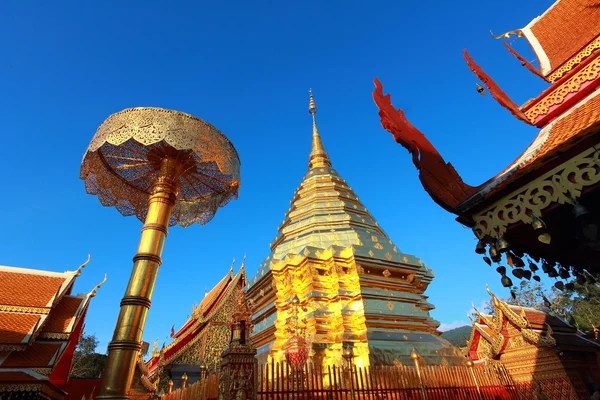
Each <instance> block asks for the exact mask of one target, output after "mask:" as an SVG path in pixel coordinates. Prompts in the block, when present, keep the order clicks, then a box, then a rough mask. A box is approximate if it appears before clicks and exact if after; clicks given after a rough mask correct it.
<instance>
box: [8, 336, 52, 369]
mask: <svg viewBox="0 0 600 400" xmlns="http://www.w3.org/2000/svg"><path fill="white" fill-rule="evenodd" d="M61 345H62V343H43V342H39V341H36V342H34V343H33V344H31V346H29V347H28V348H27V350H25V351H13V352H12V353H10V354H9V356H8V357H7V358H6V360H4V362H3V363H2V364H0V367H2V368H19V367H28V368H43V367H50V366H51V365H50V361H52V358H53V357H54V355H55V354H56V353H57V352H58V350H60V348H61Z"/></svg>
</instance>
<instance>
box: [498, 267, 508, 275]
mask: <svg viewBox="0 0 600 400" xmlns="http://www.w3.org/2000/svg"><path fill="white" fill-rule="evenodd" d="M496 272H497V273H499V274H500V275H506V267H504V266H502V265H501V266H499V267H498V268H496Z"/></svg>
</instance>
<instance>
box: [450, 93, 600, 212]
mask: <svg viewBox="0 0 600 400" xmlns="http://www.w3.org/2000/svg"><path fill="white" fill-rule="evenodd" d="M598 120H600V92H599V91H595V92H593V93H592V94H590V95H589V96H588V97H586V98H585V99H582V101H581V102H580V103H579V104H578V105H576V106H575V107H573V108H572V109H571V110H569V111H568V112H567V113H565V114H563V115H561V116H560V117H559V118H557V119H555V120H554V121H552V122H551V123H550V124H548V125H546V126H545V127H544V128H543V129H541V130H540V131H539V132H538V134H537V135H536V137H535V138H534V139H533V141H532V142H531V144H530V145H529V146H528V147H527V149H525V151H524V152H523V153H522V154H521V155H520V156H519V157H517V158H516V159H515V161H513V162H512V163H511V164H510V165H509V166H508V167H506V168H505V169H504V170H503V171H502V172H500V173H499V174H498V175H496V176H495V177H493V178H491V179H489V180H488V181H487V182H484V183H483V184H481V185H480V186H478V187H477V190H476V191H475V192H474V193H473V194H472V195H471V196H470V197H467V198H465V199H463V202H462V203H461V204H460V205H459V206H458V207H457V210H458V211H460V212H462V211H465V210H467V209H470V208H472V207H474V206H475V205H476V204H478V203H480V202H481V201H482V200H484V199H485V198H489V197H491V196H492V195H493V194H495V193H496V192H498V191H499V190H500V189H502V188H505V187H507V186H508V185H509V184H510V183H512V182H514V181H516V180H517V179H519V178H521V177H523V176H525V175H526V174H528V173H529V172H532V171H539V169H540V168H541V167H542V166H543V165H544V163H546V162H547V161H548V160H550V159H552V158H554V157H556V155H557V154H560V153H562V152H564V151H566V150H568V149H570V148H573V147H574V146H576V145H577V144H579V143H580V142H581V141H583V140H586V139H588V138H590V136H591V135H592V134H594V133H596V132H595V131H596V130H597V127H598Z"/></svg>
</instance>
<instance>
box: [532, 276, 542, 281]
mask: <svg viewBox="0 0 600 400" xmlns="http://www.w3.org/2000/svg"><path fill="white" fill-rule="evenodd" d="M532 278H533V280H534V281H536V282H540V281H541V279H540V277H539V276H537V275H534V276H532Z"/></svg>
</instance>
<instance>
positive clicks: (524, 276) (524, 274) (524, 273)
mask: <svg viewBox="0 0 600 400" xmlns="http://www.w3.org/2000/svg"><path fill="white" fill-rule="evenodd" d="M531 275H533V273H532V272H531V271H528V270H526V269H524V270H523V278H525V279H527V280H530V279H531Z"/></svg>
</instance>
